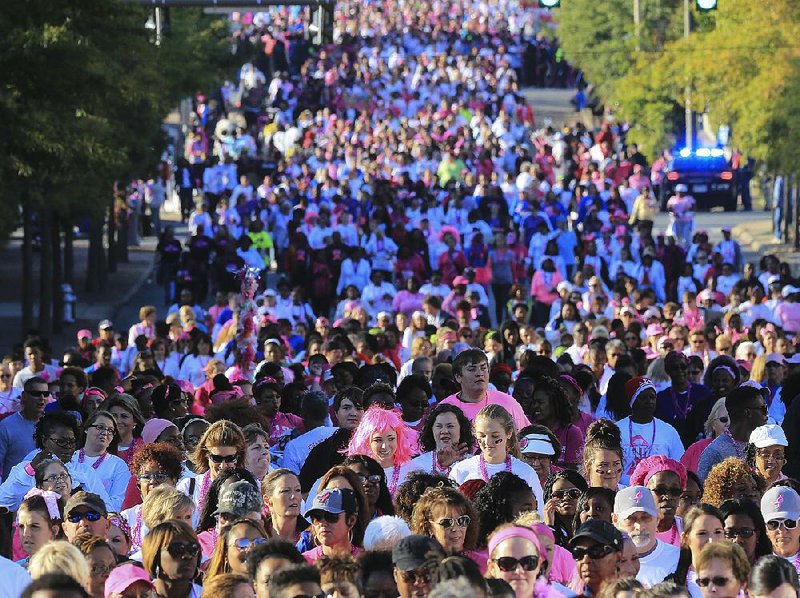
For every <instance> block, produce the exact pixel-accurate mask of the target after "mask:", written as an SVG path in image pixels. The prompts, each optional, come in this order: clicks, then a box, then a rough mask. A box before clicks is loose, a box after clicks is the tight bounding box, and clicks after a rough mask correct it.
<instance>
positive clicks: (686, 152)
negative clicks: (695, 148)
mask: <svg viewBox="0 0 800 598" xmlns="http://www.w3.org/2000/svg"><path fill="white" fill-rule="evenodd" d="M678 153H679V154H680V156H681V158H688V157H689V156H691V155H692V150H690V149H689V148H688V147H685V148H683V149H682V150H681V151H680V152H678Z"/></svg>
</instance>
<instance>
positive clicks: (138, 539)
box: [131, 508, 142, 548]
mask: <svg viewBox="0 0 800 598" xmlns="http://www.w3.org/2000/svg"><path fill="white" fill-rule="evenodd" d="M131 536H132V537H131V540H132V541H133V545H134V546H135V547H136V548H141V546H142V509H141V508H140V509H139V512H138V513H136V523H135V524H134V526H133V531H131Z"/></svg>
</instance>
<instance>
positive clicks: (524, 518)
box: [514, 511, 542, 527]
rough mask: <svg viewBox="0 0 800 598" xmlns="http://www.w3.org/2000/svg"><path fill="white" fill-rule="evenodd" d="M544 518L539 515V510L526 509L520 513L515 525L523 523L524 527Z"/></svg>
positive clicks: (539, 521)
mask: <svg viewBox="0 0 800 598" xmlns="http://www.w3.org/2000/svg"><path fill="white" fill-rule="evenodd" d="M541 522H542V518H541V517H539V512H538V511H525V512H524V513H520V514H519V516H518V517H517V518H516V519H515V520H514V525H521V526H522V527H531V526H532V525H533V524H534V523H541Z"/></svg>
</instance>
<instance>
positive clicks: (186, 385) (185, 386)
mask: <svg viewBox="0 0 800 598" xmlns="http://www.w3.org/2000/svg"><path fill="white" fill-rule="evenodd" d="M175 384H177V385H178V388H180V389H181V392H188V393H189V394H194V386H192V383H191V382H189V381H188V380H175Z"/></svg>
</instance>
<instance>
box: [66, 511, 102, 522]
mask: <svg viewBox="0 0 800 598" xmlns="http://www.w3.org/2000/svg"><path fill="white" fill-rule="evenodd" d="M100 517H102V515H100V513H98V512H97V511H86V512H85V513H71V514H70V515H67V521H69V522H70V523H80V521H81V519H86V521H90V522H92V523H94V522H95V521H100Z"/></svg>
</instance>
